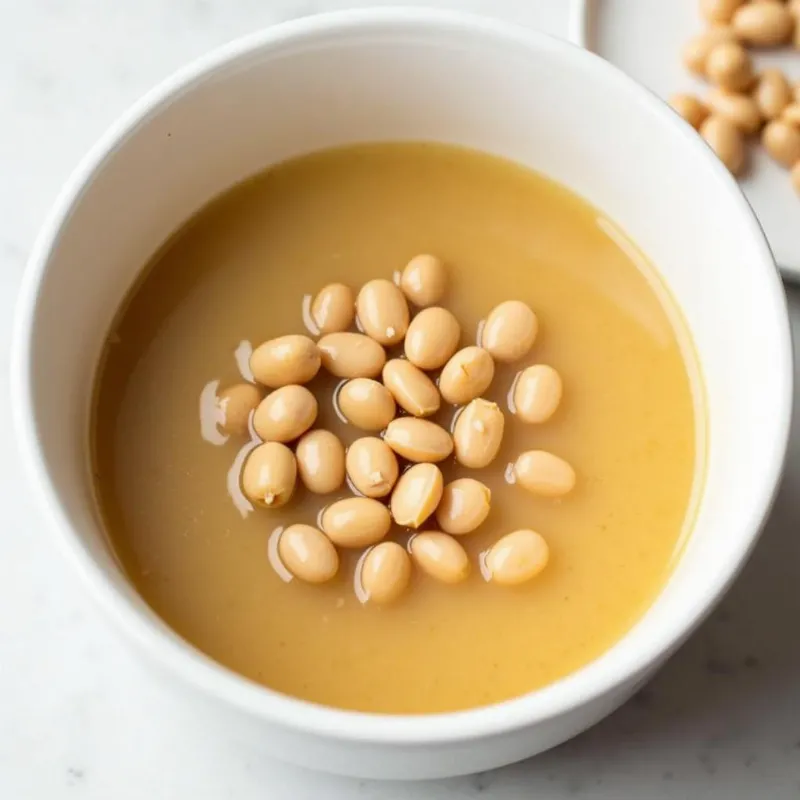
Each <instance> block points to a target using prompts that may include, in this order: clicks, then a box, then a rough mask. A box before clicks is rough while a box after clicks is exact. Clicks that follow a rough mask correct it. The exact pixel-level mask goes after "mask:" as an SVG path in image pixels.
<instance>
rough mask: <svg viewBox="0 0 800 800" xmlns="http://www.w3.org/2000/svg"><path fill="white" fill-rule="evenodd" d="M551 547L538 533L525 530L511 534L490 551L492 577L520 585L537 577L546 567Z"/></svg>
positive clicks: (489, 561) (507, 584) (489, 568)
mask: <svg viewBox="0 0 800 800" xmlns="http://www.w3.org/2000/svg"><path fill="white" fill-rule="evenodd" d="M549 558H550V548H549V547H548V546H547V542H546V541H545V540H544V539H543V538H542V536H540V535H539V534H538V533H536V532H535V531H532V530H527V529H522V530H518V531H514V532H513V533H507V534H506V535H505V536H503V538H502V539H499V540H498V541H497V542H495V543H494V545H492V547H491V548H490V550H489V552H488V553H487V554H486V569H487V571H488V573H489V580H491V581H492V582H493V583H499V584H500V585H501V586H517V585H518V584H520V583H525V582H526V581H529V580H530V579H531V578H535V577H536V576H537V575H538V574H539V573H540V572H541V571H542V570H543V569H544V568H545V567H546V566H547V562H548V560H549Z"/></svg>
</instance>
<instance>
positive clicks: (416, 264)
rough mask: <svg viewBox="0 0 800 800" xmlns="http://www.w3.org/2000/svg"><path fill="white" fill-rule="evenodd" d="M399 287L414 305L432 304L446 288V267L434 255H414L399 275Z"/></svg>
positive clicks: (437, 300) (439, 298)
mask: <svg viewBox="0 0 800 800" xmlns="http://www.w3.org/2000/svg"><path fill="white" fill-rule="evenodd" d="M400 288H401V289H402V290H403V292H404V293H405V296H406V297H407V298H408V299H409V300H410V301H411V302H412V303H413V304H414V305H415V306H420V307H421V308H424V307H425V306H432V305H434V304H435V303H438V302H439V301H440V300H441V299H442V297H443V296H444V293H445V290H446V289H447V269H446V268H445V266H444V263H443V262H442V260H441V259H439V258H436V256H430V255H419V256H414V258H412V259H411V261H409V262H408V264H406V268H405V269H404V270H403V274H402V275H401V276H400Z"/></svg>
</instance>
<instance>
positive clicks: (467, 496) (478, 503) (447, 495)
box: [436, 478, 492, 536]
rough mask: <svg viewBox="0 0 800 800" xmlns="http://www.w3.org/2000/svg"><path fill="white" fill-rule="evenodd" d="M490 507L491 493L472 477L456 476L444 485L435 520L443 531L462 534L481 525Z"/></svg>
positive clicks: (456, 534) (470, 531)
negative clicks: (456, 477)
mask: <svg viewBox="0 0 800 800" xmlns="http://www.w3.org/2000/svg"><path fill="white" fill-rule="evenodd" d="M491 507H492V493H491V491H490V490H489V487H488V486H486V484H483V483H481V482H480V481H476V480H474V479H473V478H458V479H457V480H454V481H451V482H450V483H448V484H447V486H445V487H444V491H443V492H442V499H441V501H440V502H439V505H438V506H437V508H436V522H438V523H439V527H440V528H441V529H442V530H443V531H444V532H445V533H451V534H453V535H454V536H463V535H464V534H465V533H472V531H474V530H475V529H476V528H477V527H478V526H479V525H481V524H482V523H483V522H484V521H485V520H486V517H488V516H489V511H490V510H491Z"/></svg>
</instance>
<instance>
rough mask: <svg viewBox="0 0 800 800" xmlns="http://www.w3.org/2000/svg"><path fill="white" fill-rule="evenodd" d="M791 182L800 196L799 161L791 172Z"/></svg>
mask: <svg viewBox="0 0 800 800" xmlns="http://www.w3.org/2000/svg"><path fill="white" fill-rule="evenodd" d="M790 176H791V180H792V186H793V187H794V190H795V191H796V192H797V194H800V161H798V162H797V163H796V164H795V165H794V166H793V167H792V171H791V174H790Z"/></svg>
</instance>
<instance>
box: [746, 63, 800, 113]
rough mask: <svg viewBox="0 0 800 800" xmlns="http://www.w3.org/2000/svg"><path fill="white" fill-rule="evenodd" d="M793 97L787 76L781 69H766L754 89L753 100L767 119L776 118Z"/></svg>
mask: <svg viewBox="0 0 800 800" xmlns="http://www.w3.org/2000/svg"><path fill="white" fill-rule="evenodd" d="M791 99H792V89H791V87H790V86H789V81H787V80H786V76H785V75H784V74H783V73H782V72H781V71H780V70H779V69H765V70H764V71H763V72H762V73H761V75H760V76H759V78H758V83H757V84H756V88H755V89H754V90H753V100H755V102H756V105H757V106H758V110H759V112H760V113H761V116H762V117H763V118H764V119H767V120H771V119H776V118H777V117H779V116H780V114H781V112H782V111H783V109H784V108H786V106H788V105H789V102H790V101H791Z"/></svg>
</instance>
